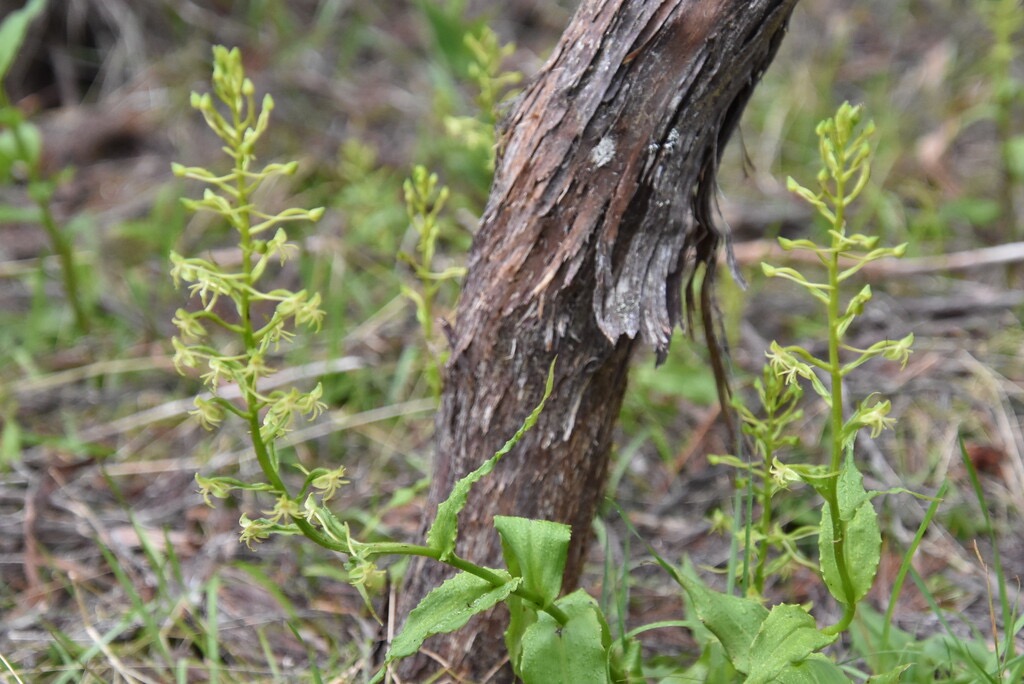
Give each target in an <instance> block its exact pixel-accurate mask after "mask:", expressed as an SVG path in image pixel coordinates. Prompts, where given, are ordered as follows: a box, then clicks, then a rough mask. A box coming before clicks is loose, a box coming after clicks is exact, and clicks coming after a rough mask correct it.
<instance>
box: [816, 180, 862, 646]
mask: <svg viewBox="0 0 1024 684" xmlns="http://www.w3.org/2000/svg"><path fill="white" fill-rule="evenodd" d="M837 176H838V177H837V178H836V194H835V197H836V199H835V206H836V211H835V224H834V230H835V231H836V232H837V233H839V234H845V232H846V231H845V228H846V226H845V223H846V218H845V216H844V210H845V208H846V196H845V183H844V182H843V179H842V177H841V176H840V175H839V174H837ZM832 246H833V249H832V250H830V251H829V260H828V282H829V297H828V361H829V374H830V376H831V380H832V387H831V395H832V397H831V403H832V406H831V409H832V410H831V414H830V422H831V429H832V435H831V441H832V458H831V460H830V463H829V473H830V475H829V478H828V484H827V486H826V488H825V493H824V497H825V504H826V505H827V506H828V507H829V512H830V513H831V517H832V540H833V542H832V553H833V554H834V556H835V561H836V568H837V569H838V570H839V580H840V583H841V584H842V593H843V596H845V597H846V600H845V601H843V616H842V618H840V620H839V622H838V623H836V624H835V625H833V626H832V627H829V628H827V629H826V630H825V631H826V632H827V633H831V634H838V633H840V632H842V631H844V630H845V629H846V628H847V627H849V626H850V623H851V622H852V621H853V616H854V613H855V612H856V610H857V605H856V600H855V599H854V590H853V581H852V580H851V579H850V569H849V568H848V567H847V565H846V525H845V524H844V523H843V519H842V515H841V512H840V509H839V470H840V468H841V467H842V460H843V424H844V422H845V421H844V419H843V368H842V361H841V359H840V357H839V348H840V334H839V316H840V313H839V251H840V250H839V247H840V245H839V239H838V238H837V237H833V240H832Z"/></svg>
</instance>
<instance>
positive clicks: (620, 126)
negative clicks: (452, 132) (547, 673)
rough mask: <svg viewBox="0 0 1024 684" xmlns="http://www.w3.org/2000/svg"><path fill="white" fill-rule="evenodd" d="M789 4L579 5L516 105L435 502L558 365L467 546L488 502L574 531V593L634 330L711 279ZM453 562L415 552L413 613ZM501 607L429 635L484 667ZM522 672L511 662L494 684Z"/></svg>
mask: <svg viewBox="0 0 1024 684" xmlns="http://www.w3.org/2000/svg"><path fill="white" fill-rule="evenodd" d="M795 4H796V0H647V1H640V0H584V2H583V3H582V5H581V6H580V8H579V9H578V11H577V13H576V15H575V17H574V18H573V20H572V22H571V23H570V25H569V27H568V28H567V29H566V31H565V34H564V35H563V37H562V39H561V41H560V42H559V45H558V47H557V48H556V49H555V51H554V54H553V55H552V57H551V58H550V60H549V62H548V64H547V65H546V66H545V67H544V69H543V71H542V73H541V75H540V76H539V77H538V78H537V79H536V80H535V81H534V82H533V84H532V85H531V86H530V87H529V88H528V89H527V91H526V92H525V94H524V95H523V96H522V98H521V99H520V100H519V102H518V103H517V105H516V107H515V109H514V111H513V112H512V113H511V115H510V117H509V120H508V121H507V123H506V125H505V127H504V129H503V133H502V135H501V138H500V149H499V163H498V168H497V171H496V175H495V181H494V185H493V187H492V189H491V195H490V200H489V202H488V206H487V209H486V211H485V213H484V216H483V218H482V221H481V228H480V231H479V233H478V235H477V236H476V239H475V240H474V244H473V248H472V251H471V254H470V260H469V272H468V275H467V279H466V284H465V288H464V291H463V293H462V298H461V301H460V304H459V307H458V310H457V313H456V323H455V329H454V338H453V350H452V355H451V359H450V361H449V364H448V367H447V370H446V377H445V389H444V393H443V396H442V402H441V407H440V411H439V413H438V418H437V438H436V441H437V456H436V463H435V472H434V478H433V482H432V484H431V489H430V495H429V503H430V505H431V506H432V507H433V506H436V504H437V503H438V502H440V501H441V500H443V499H444V498H445V497H446V496H447V494H448V493H449V491H450V490H451V486H452V484H453V482H455V480H456V479H458V478H459V477H461V476H462V475H464V474H466V473H467V472H469V471H470V470H472V469H474V468H476V467H477V466H478V465H479V464H480V463H481V462H482V461H483V460H485V459H486V458H488V457H489V456H490V455H491V454H493V453H494V452H495V451H496V450H497V449H498V448H499V447H500V446H501V445H502V444H503V443H504V441H505V440H507V439H508V438H509V436H511V435H512V434H513V433H514V432H515V431H516V429H517V428H518V427H519V425H520V424H521V423H522V421H523V419H524V418H525V417H526V416H527V414H529V412H530V410H531V409H532V408H533V407H534V406H535V405H536V404H537V403H538V401H539V400H540V396H541V392H542V389H543V386H544V379H545V376H546V373H547V369H548V366H549V364H550V363H551V361H552V359H553V358H554V357H555V356H556V355H557V357H558V361H557V364H556V366H555V385H554V392H553V394H552V396H551V399H550V400H549V402H548V405H547V409H546V410H545V412H544V413H543V414H542V415H541V418H540V421H539V422H538V423H537V425H536V427H535V428H534V429H533V430H532V431H531V432H530V433H528V434H527V436H526V438H525V439H524V440H523V441H522V442H521V443H520V444H519V445H517V447H516V448H515V450H514V451H513V452H512V453H510V454H509V455H508V456H507V457H506V458H505V459H504V460H503V461H502V462H501V463H500V465H499V466H498V467H497V469H496V470H495V472H494V473H492V474H491V475H489V476H488V477H487V478H485V479H484V480H482V481H481V482H479V483H478V484H477V485H475V487H474V489H473V490H472V493H471V495H470V498H469V503H468V505H467V507H466V509H465V511H464V512H463V515H462V517H461V521H460V522H461V524H460V542H459V545H458V547H457V552H458V553H459V554H460V555H462V556H463V557H465V558H468V559H470V560H472V561H473V562H476V563H480V564H484V565H490V566H500V565H501V554H500V546H499V543H498V537H497V535H496V534H495V533H494V531H493V528H492V523H491V519H492V517H493V516H494V515H497V514H502V515H519V516H525V517H531V518H543V519H549V520H558V521H562V522H567V523H570V524H571V525H572V528H573V546H572V549H571V551H570V557H569V563H568V567H567V569H566V573H565V587H566V589H568V588H571V587H572V586H573V585H574V584H575V583H576V581H577V580H578V578H579V574H580V569H581V565H582V561H583V556H584V551H585V548H586V541H587V538H588V536H589V530H590V524H591V521H592V519H593V516H594V514H595V510H596V507H597V504H598V502H599V500H600V497H601V496H602V493H603V486H604V481H605V474H606V471H607V466H608V456H609V450H610V446H611V437H612V429H613V426H614V423H615V420H616V418H617V416H618V413H619V408H620V405H621V402H622V396H623V393H624V391H625V388H626V379H627V369H628V363H629V358H630V355H631V354H632V352H633V350H634V349H635V348H636V346H637V343H638V340H643V341H644V342H647V343H649V344H651V345H653V346H654V347H655V349H656V350H657V351H658V352H659V354H664V353H665V351H666V350H667V348H668V344H669V340H670V338H671V335H672V329H673V327H674V326H675V325H676V324H679V323H680V322H681V320H680V319H681V315H682V311H683V304H684V295H683V294H682V293H683V292H685V303H686V309H687V312H688V313H689V312H691V311H692V310H693V308H694V307H693V302H692V296H691V293H692V287H691V286H692V283H693V278H694V275H695V273H696V272H697V270H698V269H697V264H700V263H703V264H706V267H707V273H711V269H712V268H713V264H714V256H715V251H716V249H717V246H718V244H719V240H720V235H719V233H718V232H717V231H716V230H715V228H714V227H713V225H712V222H711V215H712V205H713V202H714V191H715V186H714V177H715V171H716V166H717V163H718V159H719V156H720V154H721V152H722V149H723V147H724V146H725V143H726V140H727V139H728V137H729V135H730V134H731V132H732V130H733V128H734V127H735V125H736V123H737V121H738V119H739V116H740V113H741V112H742V110H743V108H744V106H745V105H746V102H747V99H748V97H749V95H750V93H751V91H752V89H753V87H754V85H755V83H756V82H757V80H758V79H759V78H760V76H761V74H762V73H763V71H764V69H765V68H766V67H767V66H768V64H769V63H770V62H771V59H772V57H773V56H774V54H775V51H776V49H777V47H778V44H779V42H780V40H781V38H782V35H783V33H784V31H785V26H786V23H787V21H788V18H789V15H790V13H791V11H792V9H793V6H794V5H795ZM705 280H707V279H705ZM709 292H710V286H708V287H704V288H702V293H703V295H702V296H706V295H707V293H709ZM705 304H707V302H705ZM701 308H702V309H703V310H704V312H705V315H706V314H707V310H708V307H707V306H703V307H701ZM705 328H706V329H707V330H711V329H712V326H707V325H705ZM445 576H446V574H445V572H444V568H443V567H441V566H438V565H436V564H431V562H417V563H414V564H413V565H412V566H411V568H410V575H409V579H408V581H407V583H406V587H405V589H404V592H403V595H402V598H401V601H400V605H399V613H400V615H405V614H407V612H408V610H409V609H411V607H412V606H414V605H415V604H416V603H417V602H418V600H419V599H420V598H421V597H422V596H423V595H425V594H426V592H428V591H429V590H430V589H431V588H433V587H435V586H437V585H438V584H439V583H440V582H441V581H442V580H443V579H444V577H445ZM503 617H504V616H503V615H500V614H495V615H492V616H488V617H487V618H486V619H481V620H478V621H477V622H475V623H471V624H470V625H469V626H468V627H467V628H466V629H464V630H462V631H461V632H460V633H458V634H455V635H451V636H445V637H438V638H435V639H434V640H432V641H430V642H428V643H427V647H428V648H429V649H430V650H431V651H433V652H434V653H435V654H436V655H437V656H439V657H440V660H441V661H443V662H444V663H445V664H446V665H447V666H448V667H449V668H451V670H452V671H453V672H454V673H457V674H458V675H459V676H463V677H467V678H468V679H469V680H471V681H481V680H483V679H485V678H487V677H488V676H490V675H491V674H492V673H494V672H495V671H496V667H497V666H499V665H500V664H501V660H502V658H503V655H504V653H505V649H504V645H503V641H502V632H503V630H504V627H505V626H504V624H503ZM439 669H441V665H439V664H438V662H437V660H436V659H430V658H427V657H425V656H421V657H419V658H418V659H414V660H412V661H410V662H407V663H405V664H403V665H402V666H401V668H400V669H399V672H400V674H401V675H402V680H403V681H406V682H419V681H426V680H427V679H428V677H429V676H430V673H434V672H436V671H437V670H439ZM509 679H510V674H509V672H508V671H507V668H506V669H505V670H504V671H498V673H497V675H496V676H495V677H494V679H493V680H492V681H497V680H500V681H508V680H509Z"/></svg>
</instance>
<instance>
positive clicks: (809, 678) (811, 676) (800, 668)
mask: <svg viewBox="0 0 1024 684" xmlns="http://www.w3.org/2000/svg"><path fill="white" fill-rule="evenodd" d="M747 681H748V682H749V681H753V680H749V679H748V680H747ZM772 681H774V682H785V683H786V684H850V679H849V677H847V676H846V675H845V674H843V671H842V670H841V669H839V667H838V666H836V664H835V663H833V662H832V661H831V660H829V659H828V658H826V657H825V656H823V655H822V654H820V653H812V654H811V655H809V656H808V657H807V658H806V659H804V660H802V661H800V662H799V663H790V664H789V665H787V666H786V667H784V668H782V669H781V670H779V674H778V676H777V677H776V678H775V679H773V680H772Z"/></svg>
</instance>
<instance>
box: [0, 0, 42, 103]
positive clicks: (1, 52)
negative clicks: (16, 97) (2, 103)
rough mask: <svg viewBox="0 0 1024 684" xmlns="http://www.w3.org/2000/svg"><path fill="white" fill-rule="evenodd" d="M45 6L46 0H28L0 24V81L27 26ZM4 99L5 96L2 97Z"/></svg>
mask: <svg viewBox="0 0 1024 684" xmlns="http://www.w3.org/2000/svg"><path fill="white" fill-rule="evenodd" d="M45 7H46V0H29V2H28V4H26V5H25V6H24V7H22V8H21V9H19V10H15V11H14V12H11V13H10V14H8V15H7V18H6V19H4V23H3V24H0V81H2V80H3V79H4V77H5V76H7V70H8V69H10V68H11V63H12V62H13V61H14V57H15V56H16V55H17V54H18V50H20V49H21V43H22V41H24V40H25V34H27V33H28V27H29V25H30V24H31V23H32V21H33V20H34V19H35V18H36V17H38V16H39V14H40V13H41V12H42V11H43V9H44V8H45ZM3 99H4V100H6V97H5V98H3Z"/></svg>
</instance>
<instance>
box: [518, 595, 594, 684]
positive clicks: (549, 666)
mask: <svg viewBox="0 0 1024 684" xmlns="http://www.w3.org/2000/svg"><path fill="white" fill-rule="evenodd" d="M556 605H558V607H559V608H561V609H562V610H563V611H565V613H566V614H567V615H568V616H569V621H568V622H566V623H565V624H564V625H560V624H558V621H556V620H555V619H554V618H553V617H551V615H549V614H548V613H538V615H537V622H535V623H534V624H532V625H530V626H529V627H528V628H527V629H526V631H525V632H524V634H523V640H522V657H521V658H520V660H519V670H518V671H517V672H516V674H517V675H518V676H519V677H520V678H521V679H522V680H523V682H524V683H525V684H580V683H581V682H587V684H600V682H607V681H609V679H608V670H607V660H608V656H607V653H608V647H609V645H610V644H611V636H610V634H609V632H608V625H607V623H606V622H605V620H604V616H602V615H601V609H600V608H599V607H598V605H597V602H596V601H595V600H594V599H593V597H591V596H590V595H589V594H587V593H586V592H585V591H583V590H582V589H580V590H577V591H575V592H573V593H571V594H569V595H568V596H565V597H563V598H562V599H560V600H559V601H558V602H557V604H556Z"/></svg>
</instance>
